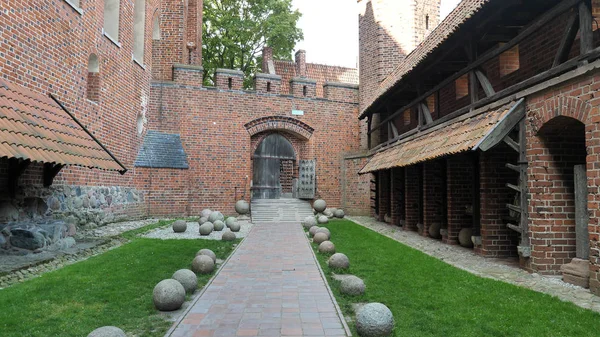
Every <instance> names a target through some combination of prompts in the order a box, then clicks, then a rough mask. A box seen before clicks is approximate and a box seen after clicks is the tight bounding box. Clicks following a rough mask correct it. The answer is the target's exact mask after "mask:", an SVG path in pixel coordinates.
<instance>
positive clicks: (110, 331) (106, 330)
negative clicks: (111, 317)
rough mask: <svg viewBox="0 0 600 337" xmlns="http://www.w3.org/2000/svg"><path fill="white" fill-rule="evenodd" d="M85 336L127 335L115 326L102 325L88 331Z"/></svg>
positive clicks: (109, 336)
mask: <svg viewBox="0 0 600 337" xmlns="http://www.w3.org/2000/svg"><path fill="white" fill-rule="evenodd" d="M87 337H127V335H126V334H125V332H123V330H121V329H119V328H117V327H116V326H103V327H101V328H98V329H96V330H94V331H92V332H90V334H89V335H87Z"/></svg>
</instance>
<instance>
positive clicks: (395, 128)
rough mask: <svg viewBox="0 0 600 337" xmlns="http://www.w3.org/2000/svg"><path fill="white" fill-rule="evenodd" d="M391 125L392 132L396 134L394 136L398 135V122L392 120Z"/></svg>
mask: <svg viewBox="0 0 600 337" xmlns="http://www.w3.org/2000/svg"><path fill="white" fill-rule="evenodd" d="M390 126H391V127H392V134H393V135H394V137H393V138H396V137H398V128H397V127H396V124H394V122H390Z"/></svg>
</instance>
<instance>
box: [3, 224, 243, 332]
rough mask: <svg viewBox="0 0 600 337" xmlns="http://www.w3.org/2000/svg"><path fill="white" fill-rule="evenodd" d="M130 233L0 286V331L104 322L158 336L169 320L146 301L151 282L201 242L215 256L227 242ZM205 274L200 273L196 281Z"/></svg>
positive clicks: (85, 327)
mask: <svg viewBox="0 0 600 337" xmlns="http://www.w3.org/2000/svg"><path fill="white" fill-rule="evenodd" d="M161 225H164V223H163V224H161ZM154 227H156V225H151V226H149V227H148V228H154ZM148 228H145V229H140V230H136V231H135V232H134V233H140V232H143V231H145V230H147V229H148ZM132 234H133V233H127V234H124V235H123V236H124V237H127V238H131V239H132V241H131V242H130V243H128V244H126V245H124V246H122V247H119V248H116V249H113V250H111V251H109V252H106V253H104V254H102V255H99V256H96V257H92V258H90V259H88V260H86V261H82V262H79V263H76V264H73V265H70V266H67V267H65V268H62V269H60V270H57V271H54V272H50V273H46V274H44V275H42V276H41V277H38V278H35V279H32V280H30V281H27V282H24V283H22V284H18V285H14V286H12V287H9V288H6V289H4V290H0V317H1V319H0V336H10V337H18V336H27V337H33V336H40V337H42V336H43V337H49V336H61V337H63V336H64V337H67V336H87V334H88V333H90V332H91V331H92V330H94V329H95V328H97V327H100V326H104V325H115V326H118V327H120V328H122V329H123V330H124V331H125V332H128V333H134V334H136V335H138V336H144V337H145V336H163V335H164V334H165V332H166V331H167V330H168V328H169V326H170V325H171V323H170V322H167V321H166V320H165V319H163V318H162V317H160V316H158V315H157V313H158V312H157V310H156V309H155V308H154V305H153V303H152V290H153V289H154V286H155V285H156V283H158V282H159V281H161V280H162V279H165V278H170V277H171V275H172V274H173V273H174V272H175V271H176V270H178V269H181V268H190V267H191V262H192V259H193V258H194V256H195V253H196V252H197V251H198V250H199V249H201V248H209V249H212V250H213V251H214V252H215V253H216V254H217V257H218V258H221V259H225V258H226V257H227V256H228V255H229V254H230V253H231V251H232V250H233V243H232V242H222V241H213V240H157V239H143V238H135V237H134V236H133V235H132ZM236 242H237V241H236ZM234 243H235V242H234ZM211 276H212V275H203V276H200V277H199V278H198V281H199V284H200V285H204V284H205V283H206V282H207V281H208V279H209V278H210V277H211Z"/></svg>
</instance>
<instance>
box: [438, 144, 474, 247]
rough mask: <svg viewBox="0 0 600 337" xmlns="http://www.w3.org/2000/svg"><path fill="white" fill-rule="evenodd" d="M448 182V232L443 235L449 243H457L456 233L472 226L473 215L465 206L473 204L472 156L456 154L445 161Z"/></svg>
mask: <svg viewBox="0 0 600 337" xmlns="http://www.w3.org/2000/svg"><path fill="white" fill-rule="evenodd" d="M447 172H448V175H447V184H448V234H447V235H446V236H444V237H443V240H444V242H446V243H449V244H457V243H458V233H459V232H460V230H461V229H463V228H471V227H473V217H472V215H469V214H467V207H469V206H472V205H473V196H472V186H473V157H472V155H470V154H469V155H456V156H451V157H449V158H448V161H447Z"/></svg>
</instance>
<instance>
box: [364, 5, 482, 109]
mask: <svg viewBox="0 0 600 337" xmlns="http://www.w3.org/2000/svg"><path fill="white" fill-rule="evenodd" d="M491 1H492V0H463V1H461V2H460V3H459V4H458V6H456V8H455V9H454V10H453V11H452V12H451V13H450V14H449V15H448V16H447V17H446V18H445V19H444V21H442V22H441V23H440V24H439V25H438V26H437V27H436V28H435V29H434V30H433V32H431V34H429V36H428V37H427V38H426V39H425V40H424V41H423V42H421V44H419V45H418V46H417V48H415V49H414V50H413V51H412V52H411V53H410V54H408V56H406V58H405V59H404V60H403V61H402V62H401V63H400V65H399V66H398V67H397V68H396V69H395V70H394V71H393V72H392V73H391V74H390V75H389V76H388V77H387V78H386V79H385V80H383V81H382V82H381V83H380V84H379V88H378V89H377V90H376V93H375V94H374V95H373V96H371V97H370V98H369V101H368V102H366V104H365V105H364V107H365V108H364V109H363V111H361V117H363V116H364V114H365V112H366V111H367V110H368V109H369V108H371V106H373V104H374V103H375V101H377V99H379V97H381V96H382V95H383V94H385V93H386V92H388V91H389V90H390V89H391V88H392V87H393V86H395V85H396V84H397V83H399V82H400V80H402V79H403V78H404V77H405V76H406V75H407V74H409V73H410V72H411V71H412V70H413V69H415V67H416V66H417V65H419V64H420V63H421V62H422V61H423V60H425V59H426V58H427V57H428V56H429V55H430V54H431V53H432V52H433V51H435V50H436V49H437V48H438V47H439V46H440V45H441V44H442V43H443V42H444V41H446V40H447V39H448V38H449V37H450V36H451V35H452V34H453V33H454V32H456V31H457V30H458V29H459V28H460V27H461V26H462V25H463V24H464V23H465V22H467V21H468V20H469V19H470V18H471V17H472V16H473V15H474V14H475V13H477V12H478V11H479V10H480V9H481V8H482V7H483V6H484V5H486V4H487V3H489V2H491Z"/></svg>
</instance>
